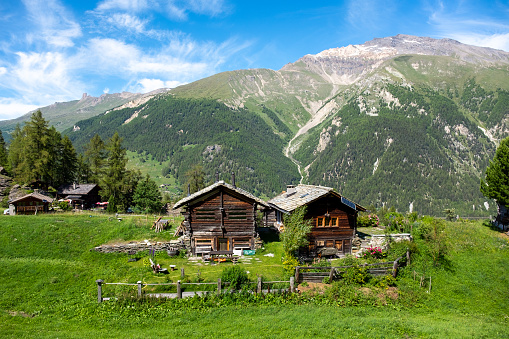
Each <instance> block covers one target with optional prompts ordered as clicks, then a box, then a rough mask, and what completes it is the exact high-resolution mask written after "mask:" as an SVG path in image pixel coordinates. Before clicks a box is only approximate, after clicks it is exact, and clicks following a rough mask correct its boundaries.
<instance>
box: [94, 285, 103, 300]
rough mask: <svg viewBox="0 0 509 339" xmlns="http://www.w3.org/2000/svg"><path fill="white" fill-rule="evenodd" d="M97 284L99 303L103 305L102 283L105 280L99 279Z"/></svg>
mask: <svg viewBox="0 0 509 339" xmlns="http://www.w3.org/2000/svg"><path fill="white" fill-rule="evenodd" d="M95 282H96V283H97V302H98V303H102V301H103V295H102V283H103V282H104V280H102V279H97V280H96V281H95Z"/></svg>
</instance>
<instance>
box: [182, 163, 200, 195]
mask: <svg viewBox="0 0 509 339" xmlns="http://www.w3.org/2000/svg"><path fill="white" fill-rule="evenodd" d="M186 179H187V180H186V187H185V190H184V192H187V185H189V186H190V189H191V193H195V192H198V191H199V190H201V189H203V188H204V187H205V172H203V166H202V165H194V166H193V167H192V168H191V169H190V170H189V171H187V172H186Z"/></svg>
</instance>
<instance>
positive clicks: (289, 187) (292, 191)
mask: <svg viewBox="0 0 509 339" xmlns="http://www.w3.org/2000/svg"><path fill="white" fill-rule="evenodd" d="M295 193H297V189H296V188H295V185H286V197H289V196H291V195H294V194H295Z"/></svg>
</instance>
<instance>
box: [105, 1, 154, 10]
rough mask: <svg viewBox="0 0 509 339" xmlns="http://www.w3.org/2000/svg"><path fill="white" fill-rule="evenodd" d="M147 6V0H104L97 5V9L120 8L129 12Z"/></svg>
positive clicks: (144, 8)
mask: <svg viewBox="0 0 509 339" xmlns="http://www.w3.org/2000/svg"><path fill="white" fill-rule="evenodd" d="M148 8H149V2H148V1H147V0H104V1H101V2H100V3H99V4H98V5H97V8H96V9H97V10H98V11H107V10H112V9H120V10H124V11H130V12H140V11H144V10H146V9H148Z"/></svg>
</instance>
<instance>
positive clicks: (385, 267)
mask: <svg viewBox="0 0 509 339" xmlns="http://www.w3.org/2000/svg"><path fill="white" fill-rule="evenodd" d="M401 259H403V257H402V256H401V257H399V258H397V259H396V260H394V261H388V262H382V263H374V264H363V265H359V267H363V268H367V271H368V273H369V274H371V275H374V276H378V275H386V274H389V272H390V273H391V274H392V275H393V276H394V277H396V275H397V274H398V268H399V267H400V265H399V261H400V260H401ZM406 259H407V261H406V264H407V265H409V264H410V251H409V250H407V252H406ZM351 267H354V265H350V266H330V267H319V266H318V267H315V266H297V267H295V281H296V282H297V283H301V282H304V281H306V282H322V281H323V280H324V279H325V278H328V279H329V281H333V280H334V277H336V276H337V275H339V274H341V273H344V272H345V271H346V269H348V268H351ZM311 270H313V271H314V272H310V271H311ZM317 271H318V272H317Z"/></svg>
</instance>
